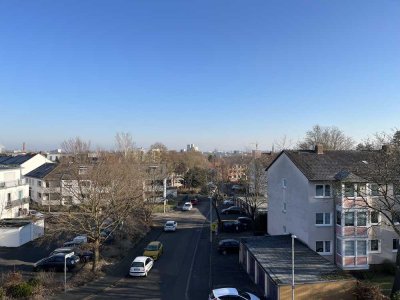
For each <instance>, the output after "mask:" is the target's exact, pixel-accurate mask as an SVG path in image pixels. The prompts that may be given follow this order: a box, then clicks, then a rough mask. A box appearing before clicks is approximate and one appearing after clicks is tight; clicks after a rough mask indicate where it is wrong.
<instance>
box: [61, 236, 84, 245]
mask: <svg viewBox="0 0 400 300" xmlns="http://www.w3.org/2000/svg"><path fill="white" fill-rule="evenodd" d="M86 243H87V236H86V235H78V236H76V237H74V238H73V239H72V240H71V241H68V242H65V243H64V244H63V246H64V247H78V246H80V245H82V244H86Z"/></svg>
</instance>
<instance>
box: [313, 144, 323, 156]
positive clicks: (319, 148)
mask: <svg viewBox="0 0 400 300" xmlns="http://www.w3.org/2000/svg"><path fill="white" fill-rule="evenodd" d="M314 150H315V153H317V154H324V146H323V145H322V144H317V145H315V148H314Z"/></svg>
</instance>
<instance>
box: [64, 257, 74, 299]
mask: <svg viewBox="0 0 400 300" xmlns="http://www.w3.org/2000/svg"><path fill="white" fill-rule="evenodd" d="M72 256H74V252H71V253H68V254H65V256H64V293H66V292H67V258H70V257H72Z"/></svg>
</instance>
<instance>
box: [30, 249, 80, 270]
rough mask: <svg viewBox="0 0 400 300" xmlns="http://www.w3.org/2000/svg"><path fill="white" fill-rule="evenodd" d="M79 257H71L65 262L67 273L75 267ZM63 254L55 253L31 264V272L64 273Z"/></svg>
mask: <svg viewBox="0 0 400 300" xmlns="http://www.w3.org/2000/svg"><path fill="white" fill-rule="evenodd" d="M78 261H79V257H77V256H72V257H68V258H67V260H66V266H67V271H71V270H72V269H73V268H75V266H76V265H77V263H78ZM64 263H65V253H57V254H54V255H52V256H49V257H46V258H42V259H41V260H39V261H37V262H36V263H34V264H33V271H35V272H37V271H50V270H54V271H64Z"/></svg>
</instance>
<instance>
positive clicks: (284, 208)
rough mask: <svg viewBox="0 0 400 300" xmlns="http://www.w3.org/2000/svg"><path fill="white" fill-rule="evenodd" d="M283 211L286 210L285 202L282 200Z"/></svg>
mask: <svg viewBox="0 0 400 300" xmlns="http://www.w3.org/2000/svg"><path fill="white" fill-rule="evenodd" d="M282 211H283V212H286V202H283V208H282Z"/></svg>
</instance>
